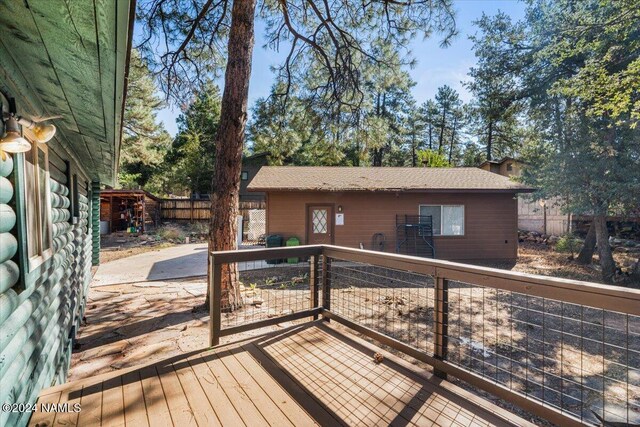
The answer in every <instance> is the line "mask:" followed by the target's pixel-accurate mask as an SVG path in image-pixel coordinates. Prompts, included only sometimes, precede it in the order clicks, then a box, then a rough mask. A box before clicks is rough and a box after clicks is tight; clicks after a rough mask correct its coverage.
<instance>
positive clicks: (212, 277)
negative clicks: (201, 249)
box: [209, 255, 222, 347]
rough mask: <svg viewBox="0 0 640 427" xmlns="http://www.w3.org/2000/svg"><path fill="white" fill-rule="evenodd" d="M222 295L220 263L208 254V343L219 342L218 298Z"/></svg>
mask: <svg viewBox="0 0 640 427" xmlns="http://www.w3.org/2000/svg"><path fill="white" fill-rule="evenodd" d="M221 297H222V265H221V264H216V263H215V257H214V256H213V255H209V315H210V317H209V324H210V325H211V330H210V331H209V344H210V346H211V347H213V346H216V345H218V344H220V328H221V324H220V321H221V319H220V300H221Z"/></svg>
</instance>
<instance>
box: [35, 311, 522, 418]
mask: <svg viewBox="0 0 640 427" xmlns="http://www.w3.org/2000/svg"><path fill="white" fill-rule="evenodd" d="M375 352H380V353H381V354H383V355H384V356H385V358H384V360H383V362H382V363H380V364H376V363H375V362H374V360H373V354H374V353H375ZM43 403H58V404H63V403H69V404H71V405H73V404H75V403H79V404H80V407H81V411H80V412H72V411H70V412H65V413H53V412H52V413H45V412H41V411H40V409H41V406H40V404H43ZM70 409H71V408H70ZM38 410H39V412H36V413H34V415H33V417H32V419H31V422H30V425H31V426H40V427H42V426H53V425H67V426H71V425H77V426H82V427H85V426H100V425H102V426H136V427H137V426H153V427H156V426H178V427H187V426H215V425H228V426H242V425H247V426H262V425H265V426H266V425H271V426H307V425H323V426H332V425H368V426H377V425H402V426H406V425H416V426H429V425H443V426H449V425H456V426H489V425H500V426H502V425H531V424H530V423H528V422H527V421H525V420H523V419H520V418H518V417H516V416H515V415H513V414H511V413H509V412H506V411H504V410H502V409H499V408H498V407H496V406H495V405H493V404H491V403H489V402H487V401H484V400H482V399H480V398H478V397H476V396H473V395H471V394H470V393H468V392H466V391H464V390H462V389H460V388H458V387H456V386H454V385H452V384H451V383H448V382H446V381H442V380H440V379H438V378H436V377H429V376H428V375H426V374H421V373H419V372H418V371H417V369H416V368H415V367H413V366H412V365H409V364H408V363H406V362H404V361H401V360H399V359H397V358H395V357H393V356H391V355H390V354H388V353H386V352H383V351H381V350H379V349H378V348H376V347H374V346H372V345H371V344H368V343H366V342H364V341H362V340H360V339H359V338H356V337H354V336H352V335H351V334H348V333H343V332H339V331H337V330H335V329H334V328H333V327H332V326H328V325H326V324H324V323H322V322H321V321H320V322H311V323H306V324H303V325H301V326H295V327H292V328H289V329H284V330H283V331H280V332H278V333H271V334H268V335H263V336H261V337H258V338H252V339H250V340H245V341H242V342H238V343H234V344H229V345H224V346H219V347H216V348H215V349H208V350H202V351H198V352H193V353H190V354H185V355H181V356H178V357H174V358H171V359H168V360H165V361H163V362H161V363H154V364H150V365H147V366H142V367H136V368H131V369H126V370H121V371H117V372H112V373H108V374H104V375H101V376H96V377H94V378H88V379H85V380H81V381H77V382H73V383H68V384H63V385H60V386H56V387H52V388H49V389H46V390H44V391H43V392H42V393H41V395H40V398H39V401H38Z"/></svg>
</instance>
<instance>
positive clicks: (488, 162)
mask: <svg viewBox="0 0 640 427" xmlns="http://www.w3.org/2000/svg"><path fill="white" fill-rule="evenodd" d="M507 160H511V161H513V162H518V163H523V162H522V161H521V160H518V159H515V158H513V157H509V156H507V157H503V158H501V159H500V160H486V161H484V162H482V164H481V165H480V166H478V167H479V168H481V167H483V166H484V165H487V164H492V165H501V164H503V163H504V162H506V161H507Z"/></svg>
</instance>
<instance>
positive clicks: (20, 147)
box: [0, 115, 31, 153]
mask: <svg viewBox="0 0 640 427" xmlns="http://www.w3.org/2000/svg"><path fill="white" fill-rule="evenodd" d="M5 131H6V134H5V136H3V137H2V138H0V150H2V151H6V152H7V153H24V152H25V151H29V150H31V144H30V143H29V141H27V140H26V139H24V138H23V137H22V133H21V132H20V125H19V124H18V120H17V119H16V118H15V117H14V116H13V115H10V116H9V118H7V119H6V120H5Z"/></svg>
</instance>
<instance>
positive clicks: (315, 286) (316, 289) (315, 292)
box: [309, 255, 320, 320]
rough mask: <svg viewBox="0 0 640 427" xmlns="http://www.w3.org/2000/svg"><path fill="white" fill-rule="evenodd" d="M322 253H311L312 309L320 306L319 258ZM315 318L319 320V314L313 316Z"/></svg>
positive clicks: (310, 284) (310, 286)
mask: <svg viewBox="0 0 640 427" xmlns="http://www.w3.org/2000/svg"><path fill="white" fill-rule="evenodd" d="M319 257H320V255H311V257H309V289H310V291H311V303H310V305H311V307H309V308H311V309H314V308H318V307H319V306H320V286H319V284H320V277H319V275H318V273H319V271H318V258H319ZM313 320H318V315H317V314H315V315H314V316H313Z"/></svg>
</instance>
